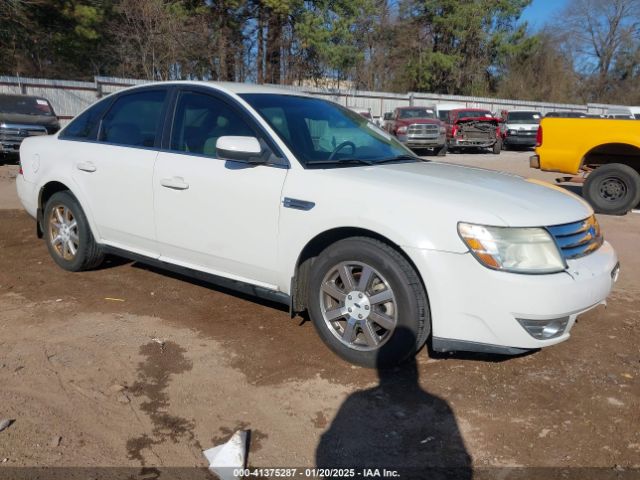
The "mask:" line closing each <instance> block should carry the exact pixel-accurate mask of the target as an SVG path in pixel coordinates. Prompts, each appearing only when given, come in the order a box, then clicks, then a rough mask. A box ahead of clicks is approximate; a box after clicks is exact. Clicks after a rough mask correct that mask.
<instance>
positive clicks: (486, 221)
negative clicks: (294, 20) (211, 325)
mask: <svg viewBox="0 0 640 480" xmlns="http://www.w3.org/2000/svg"><path fill="white" fill-rule="evenodd" d="M20 162H21V166H22V169H21V174H19V175H18V177H17V180H16V182H17V190H18V195H19V197H20V200H21V201H22V204H23V205H24V207H25V209H26V210H27V212H28V213H29V214H31V215H32V216H33V217H35V218H36V220H37V221H36V225H37V231H38V233H39V235H40V236H41V237H44V240H45V242H46V245H47V248H48V250H49V252H50V254H51V256H52V258H53V260H54V261H55V262H56V263H57V264H58V265H59V266H60V267H62V268H64V269H66V270H69V271H80V270H87V269H91V268H95V267H97V266H98V265H100V263H101V262H102V260H103V256H104V255H105V254H106V253H111V254H117V255H121V256H124V257H128V258H133V259H136V260H137V261H140V262H143V263H149V264H152V265H156V266H158V267H160V268H164V269H167V270H173V271H178V272H181V273H183V274H186V275H193V276H196V277H198V278H200V279H206V280H209V281H212V282H214V283H218V284H222V285H226V286H228V287H231V288H235V289H238V290H240V291H243V292H247V293H251V294H253V295H256V296H259V297H263V298H269V299H272V300H276V301H279V302H282V303H285V304H287V305H289V308H290V311H291V313H292V314H295V313H298V312H305V311H306V312H308V314H309V316H310V318H311V320H312V322H313V324H314V326H315V328H316V329H317V331H318V333H319V334H320V336H321V337H322V339H323V340H324V341H325V342H326V343H327V345H328V346H329V347H330V348H331V349H333V350H334V351H335V352H336V353H337V354H338V355H340V356H341V357H342V358H344V359H346V360H348V361H350V362H353V363H357V364H359V365H365V366H368V367H374V366H376V365H378V366H380V365H392V364H397V363H398V362H402V361H403V360H405V359H407V358H409V357H410V356H413V355H414V354H415V353H416V352H417V351H418V350H419V349H420V347H422V345H423V344H424V343H425V342H426V341H427V339H430V341H431V343H432V346H433V348H434V349H435V350H439V351H448V350H470V351H482V352H493V353H504V354H515V353H521V352H524V351H527V350H530V349H537V348H541V347H546V346H549V345H554V344H557V343H559V342H562V341H564V340H567V339H568V338H569V334H570V331H571V329H572V327H573V326H574V323H575V320H576V317H577V316H578V315H580V314H581V313H582V312H585V311H587V310H589V309H591V308H593V307H594V306H596V305H598V304H600V303H602V302H604V300H605V299H606V297H607V295H608V294H609V292H610V290H611V288H612V284H613V281H614V280H615V277H616V272H617V264H618V260H617V257H616V253H615V251H614V250H613V248H612V247H611V245H609V243H607V242H606V241H604V239H603V237H602V234H601V232H600V227H599V226H598V222H597V220H596V218H595V217H594V216H593V211H592V209H591V207H589V205H588V204H587V203H585V202H584V201H582V200H580V199H579V198H578V197H576V196H574V195H573V194H570V193H567V192H565V191H563V190H562V189H558V188H549V187H548V186H546V185H545V184H542V183H539V182H533V181H529V180H525V179H523V178H521V177H517V176H513V175H506V174H503V173H495V172H490V171H488V170H481V169H473V168H467V167H463V166H459V165H451V164H446V163H439V162H430V161H424V160H422V159H420V158H419V157H417V156H415V155H414V154H413V153H412V152H411V151H410V150H409V149H407V148H406V147H405V146H403V145H402V144H401V143H400V142H398V141H397V139H395V138H394V137H393V136H392V135H389V134H388V133H387V132H384V131H382V130H380V129H379V128H378V127H376V126H375V125H372V124H371V123H370V122H368V121H367V120H366V119H364V118H362V117H361V116H360V115H358V114H356V113H354V112H352V111H350V110H348V109H346V108H344V107H341V106H339V105H337V104H335V103H332V102H329V101H326V100H323V99H320V98H314V97H310V96H305V95H303V94H300V93H298V92H294V91H289V90H281V89H277V88H272V87H264V86H256V85H249V84H216V83H208V82H207V83H200V82H166V83H159V84H148V85H144V86H137V87H133V88H130V89H127V90H122V91H119V92H117V93H114V94H112V95H110V96H108V97H106V98H104V99H102V100H100V101H99V102H98V103H96V104H94V105H93V106H91V107H90V108H88V109H87V110H85V111H84V112H83V113H81V114H80V115H78V116H77V117H76V118H75V119H74V120H73V121H72V122H71V123H70V124H69V125H67V126H66V127H65V128H64V129H63V130H62V131H61V132H60V133H58V134H56V135H54V136H48V137H40V138H37V137H31V138H28V139H27V140H25V141H24V142H23V144H22V146H21V148H20ZM585 232H586V233H585ZM583 272H588V274H582V273H583ZM184 308H185V314H188V308H189V306H188V304H187V303H185V305H184ZM218 317H219V316H218ZM212 321H215V316H213V317H212ZM255 321H256V325H255V326H256V328H257V327H258V324H259V322H260V319H259V318H256V319H255ZM586 326H587V325H585V327H586ZM281 328H284V326H281ZM382 346H384V347H385V348H383V349H381V347H382ZM292 348H297V349H303V348H305V345H302V343H300V344H299V345H295V346H292Z"/></svg>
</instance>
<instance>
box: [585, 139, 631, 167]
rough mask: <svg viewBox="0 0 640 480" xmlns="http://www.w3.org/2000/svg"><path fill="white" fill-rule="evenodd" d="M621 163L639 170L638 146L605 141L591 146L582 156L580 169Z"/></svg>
mask: <svg viewBox="0 0 640 480" xmlns="http://www.w3.org/2000/svg"><path fill="white" fill-rule="evenodd" d="M610 163H621V164H623V165H628V166H629V167H631V168H633V169H635V170H637V171H639V172H640V147H639V146H637V145H634V144H632V143H629V142H624V141H622V142H607V143H602V144H599V145H594V146H591V147H590V148H589V149H588V150H587V152H586V153H585V154H584V155H583V156H582V160H581V162H580V169H582V168H584V167H589V166H594V167H595V166H600V165H606V164H610Z"/></svg>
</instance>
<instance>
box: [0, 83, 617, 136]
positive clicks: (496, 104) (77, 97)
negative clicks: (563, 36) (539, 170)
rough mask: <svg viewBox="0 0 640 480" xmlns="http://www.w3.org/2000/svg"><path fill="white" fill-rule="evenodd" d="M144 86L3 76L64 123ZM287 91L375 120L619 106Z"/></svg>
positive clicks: (5, 89) (3, 88) (0, 86)
mask: <svg viewBox="0 0 640 480" xmlns="http://www.w3.org/2000/svg"><path fill="white" fill-rule="evenodd" d="M143 83H147V81H146V80H133V79H127V78H114V77H95V78H94V81H93V82H76V81H69V80H48V79H41V78H21V77H8V76H0V93H22V94H29V95H38V96H42V97H44V98H47V99H48V100H49V101H50V102H51V104H52V105H53V108H54V110H55V111H56V113H57V115H58V116H59V117H60V120H61V122H62V123H63V124H64V123H66V122H68V121H69V120H70V119H71V118H73V117H74V116H75V115H77V114H78V113H79V112H80V111H82V110H83V109H84V108H86V107H87V106H89V105H91V104H92V103H93V102H95V101H96V100H97V99H98V98H100V97H102V96H104V95H108V94H109V93H113V92H115V91H118V90H121V89H123V88H126V87H129V86H132V85H138V84H143ZM284 88H289V89H293V90H296V91H300V92H304V93H308V94H310V95H314V96H318V97H322V98H326V99H328V100H332V101H334V102H337V103H339V104H341V105H344V106H347V107H352V108H355V109H358V110H366V111H370V112H371V114H372V115H373V116H374V117H378V116H382V115H383V114H384V113H385V112H390V111H392V110H393V109H394V108H396V107H405V106H414V105H415V106H433V105H439V106H443V105H448V106H450V107H453V108H455V107H461V108H485V109H487V110H490V111H492V112H500V111H502V110H512V109H516V108H520V109H523V108H526V109H531V110H537V111H539V112H541V113H542V114H546V113H548V112H551V111H558V110H562V111H574V112H584V113H593V114H602V113H606V111H607V110H608V109H609V108H615V107H619V106H616V105H603V104H586V105H574V104H563V103H550V102H533V101H528V100H510V99H500V98H486V97H466V96H459V95H440V94H435V93H422V92H409V93H406V94H398V93H389V92H369V91H363V90H348V89H340V90H338V89H330V88H320V87H313V86H285V87H284Z"/></svg>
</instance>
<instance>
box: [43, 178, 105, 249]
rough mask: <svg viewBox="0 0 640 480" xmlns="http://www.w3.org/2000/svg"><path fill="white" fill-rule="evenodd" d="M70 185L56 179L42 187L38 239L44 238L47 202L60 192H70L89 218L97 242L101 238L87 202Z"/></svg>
mask: <svg viewBox="0 0 640 480" xmlns="http://www.w3.org/2000/svg"><path fill="white" fill-rule="evenodd" d="M69 185H70V182H66V181H64V180H59V179H55V180H54V179H51V180H49V181H47V182H46V183H44V184H43V185H42V186H41V187H40V190H39V191H38V204H37V207H38V218H37V221H36V224H37V230H38V237H39V238H42V235H43V229H42V227H43V225H42V215H43V212H44V207H45V206H46V204H47V201H48V200H49V199H50V198H51V197H52V196H53V195H54V194H56V193H58V192H69V193H71V195H73V196H74V197H75V198H76V200H77V201H78V203H79V204H80V208H82V210H83V212H84V215H85V217H86V218H87V222H88V223H89V228H90V229H91V233H92V234H93V236H94V238H95V239H96V240H97V239H98V238H100V237H99V236H98V235H97V233H98V232H97V229H96V227H95V225H94V223H93V216H92V215H91V212H90V211H89V209H88V208H87V207H88V206H87V205H86V202H84V201H83V199H82V198H81V196H79V195H77V193H76V192H75V191H74V189H73V188H71V187H70V186H69Z"/></svg>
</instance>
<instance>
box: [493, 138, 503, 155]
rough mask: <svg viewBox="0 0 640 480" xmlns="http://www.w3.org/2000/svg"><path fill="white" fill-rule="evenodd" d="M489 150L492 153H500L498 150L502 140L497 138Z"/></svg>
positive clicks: (500, 148)
mask: <svg viewBox="0 0 640 480" xmlns="http://www.w3.org/2000/svg"><path fill="white" fill-rule="evenodd" d="M491 151H492V152H493V154H494V155H500V152H501V151H502V140H497V141H496V143H494V144H493V148H492V150H491Z"/></svg>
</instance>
